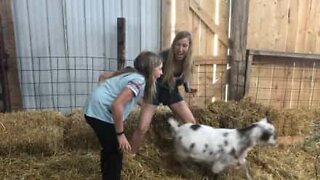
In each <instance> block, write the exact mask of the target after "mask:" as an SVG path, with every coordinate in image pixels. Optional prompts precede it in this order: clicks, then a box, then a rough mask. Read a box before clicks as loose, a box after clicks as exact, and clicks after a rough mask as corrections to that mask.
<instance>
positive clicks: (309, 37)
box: [304, 1, 320, 53]
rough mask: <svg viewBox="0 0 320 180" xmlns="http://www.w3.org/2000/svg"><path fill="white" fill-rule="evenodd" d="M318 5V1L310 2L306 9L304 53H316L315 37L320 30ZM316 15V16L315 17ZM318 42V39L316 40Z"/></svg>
mask: <svg viewBox="0 0 320 180" xmlns="http://www.w3.org/2000/svg"><path fill="white" fill-rule="evenodd" d="M319 8H320V3H319V1H310V2H309V7H308V21H307V24H306V27H307V29H306V39H305V44H304V45H305V50H304V51H305V52H310V53H315V52H316V51H317V49H316V44H317V35H318V33H319V28H320V25H319V24H320V21H319V18H320V13H319ZM317 15H318V16H317ZM318 40H319V39H318Z"/></svg>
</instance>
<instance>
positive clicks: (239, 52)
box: [228, 0, 249, 100]
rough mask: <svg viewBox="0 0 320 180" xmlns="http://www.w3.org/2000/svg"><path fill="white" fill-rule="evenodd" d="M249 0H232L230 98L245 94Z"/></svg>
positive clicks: (236, 98)
mask: <svg viewBox="0 0 320 180" xmlns="http://www.w3.org/2000/svg"><path fill="white" fill-rule="evenodd" d="M248 14H249V0H241V1H232V10H231V37H230V39H231V40H230V45H229V47H231V59H230V64H231V72H230V73H231V77H230V79H229V80H230V89H229V98H228V99H231V100H240V99H241V98H243V97H244V95H245V81H246V80H245V77H246V49H247V27H248Z"/></svg>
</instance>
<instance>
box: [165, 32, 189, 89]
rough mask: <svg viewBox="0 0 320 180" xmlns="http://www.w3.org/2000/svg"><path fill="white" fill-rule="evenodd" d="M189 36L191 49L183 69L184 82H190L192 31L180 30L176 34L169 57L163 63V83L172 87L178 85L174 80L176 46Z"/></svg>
mask: <svg viewBox="0 0 320 180" xmlns="http://www.w3.org/2000/svg"><path fill="white" fill-rule="evenodd" d="M183 38H188V40H189V49H188V52H187V55H186V57H185V59H184V62H183V69H182V72H181V73H182V76H183V77H182V78H183V81H184V82H189V81H190V79H191V74H192V64H193V59H192V36H191V33H190V32H188V31H180V32H178V33H177V34H176V36H175V38H174V39H173V42H172V44H171V47H170V49H169V54H168V58H167V60H166V61H165V64H164V65H163V67H164V68H163V81H162V83H164V84H167V85H168V86H169V88H170V89H174V87H175V85H176V81H175V80H174V65H173V61H174V46H175V44H176V42H177V41H179V40H181V39H183Z"/></svg>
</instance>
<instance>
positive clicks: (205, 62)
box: [193, 56, 228, 65]
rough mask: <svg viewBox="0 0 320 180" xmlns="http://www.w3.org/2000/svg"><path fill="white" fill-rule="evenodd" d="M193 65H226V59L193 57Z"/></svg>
mask: <svg viewBox="0 0 320 180" xmlns="http://www.w3.org/2000/svg"><path fill="white" fill-rule="evenodd" d="M193 59H194V62H193V64H194V65H209V64H217V65H227V64H228V59H226V57H216V56H194V57H193Z"/></svg>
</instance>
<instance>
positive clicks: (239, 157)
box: [168, 118, 276, 179]
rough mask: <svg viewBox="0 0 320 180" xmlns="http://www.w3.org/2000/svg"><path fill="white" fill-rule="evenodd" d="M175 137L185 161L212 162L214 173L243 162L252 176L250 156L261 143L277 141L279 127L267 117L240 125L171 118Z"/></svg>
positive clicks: (176, 145) (177, 155)
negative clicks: (215, 125)
mask: <svg viewBox="0 0 320 180" xmlns="http://www.w3.org/2000/svg"><path fill="white" fill-rule="evenodd" d="M168 122H169V124H170V126H171V129H172V134H173V136H174V137H175V138H174V146H175V153H176V157H177V159H178V160H179V161H181V162H184V161H188V160H190V159H191V160H192V161H194V162H198V163H203V164H208V165H209V166H210V167H211V170H212V172H213V173H214V174H218V173H220V172H221V171H222V170H224V169H225V168H226V167H228V166H231V165H243V166H244V167H245V170H246V173H247V177H248V179H250V178H251V176H250V174H249V171H248V168H247V166H246V157H247V154H248V152H249V151H250V149H251V148H253V147H254V146H255V145H256V144H257V143H266V144H275V143H276V136H275V128H274V126H273V125H272V124H271V123H270V122H269V121H268V120H267V118H263V119H261V120H260V121H259V122H256V123H253V124H252V125H250V126H248V127H245V128H240V129H225V128H213V127H210V126H206V125H199V124H197V125H194V124H191V123H186V124H183V125H181V126H179V124H178V122H177V121H176V120H174V119H173V118H170V119H169V120H168Z"/></svg>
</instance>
